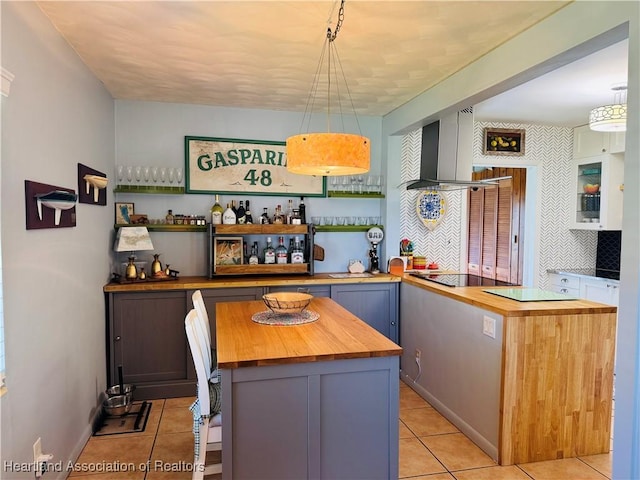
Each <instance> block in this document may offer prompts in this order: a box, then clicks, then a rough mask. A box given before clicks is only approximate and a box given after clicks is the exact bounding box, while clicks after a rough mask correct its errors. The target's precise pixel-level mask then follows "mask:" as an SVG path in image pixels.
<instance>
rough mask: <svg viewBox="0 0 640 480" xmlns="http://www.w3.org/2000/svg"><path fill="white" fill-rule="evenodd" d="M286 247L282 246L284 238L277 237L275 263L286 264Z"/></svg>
mask: <svg viewBox="0 0 640 480" xmlns="http://www.w3.org/2000/svg"><path fill="white" fill-rule="evenodd" d="M287 253H288V252H287V247H285V246H284V237H282V236H281V237H278V247H277V248H276V263H287Z"/></svg>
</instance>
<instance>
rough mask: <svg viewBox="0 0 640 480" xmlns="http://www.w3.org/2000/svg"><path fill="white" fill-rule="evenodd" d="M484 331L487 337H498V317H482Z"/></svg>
mask: <svg viewBox="0 0 640 480" xmlns="http://www.w3.org/2000/svg"><path fill="white" fill-rule="evenodd" d="M482 333H484V334H485V335H486V336H487V337H491V338H496V319H495V318H491V317H488V316H486V315H485V316H484V317H483V318H482Z"/></svg>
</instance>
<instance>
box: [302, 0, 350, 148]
mask: <svg viewBox="0 0 640 480" xmlns="http://www.w3.org/2000/svg"><path fill="white" fill-rule="evenodd" d="M344 3H345V0H341V2H340V9H339V10H338V21H337V23H336V26H335V28H334V30H333V31H332V30H331V27H330V26H328V27H327V34H326V39H325V42H324V43H323V46H322V52H321V54H320V60H319V61H318V65H317V67H316V72H315V75H314V77H313V78H314V80H313V85H312V87H311V91H310V92H309V97H308V98H307V104H306V106H305V111H304V115H303V117H302V124H301V128H300V131H301V132H302V130H303V128H304V125H305V119H306V125H307V127H306V131H307V132H308V131H309V128H310V124H311V114H312V112H313V108H314V106H315V98H316V96H317V93H318V88H319V83H320V74H321V71H322V64H323V63H324V58H325V55H327V131H328V132H330V131H331V86H332V79H331V74H332V70H331V68H332V67H331V65H332V59H333V64H334V66H333V70H334V71H333V74H334V76H335V78H334V82H335V87H334V88H335V89H336V99H337V101H338V110H339V112H340V119H341V122H342V129H343V130H344V129H345V125H344V116H343V111H342V102H341V100H340V84H339V82H338V69H337V68H336V66H337V67H339V68H340V72H341V73H342V81H343V82H344V84H345V87H346V91H347V95H348V97H349V101H350V103H351V109H352V111H353V114H354V117H355V120H356V124H357V127H358V132H359V133H360V135H362V129H361V127H360V120H359V119H358V115H357V114H356V110H355V105H354V103H353V98H352V97H351V91H350V90H349V84H348V83H347V79H346V76H345V74H344V69H343V68H342V61H341V60H340V56H339V55H338V49H337V47H336V45H335V43H334V42H335V39H336V38H337V37H338V32H340V28H341V27H342V24H343V22H344ZM336 4H337V2H336V3H334V5H333V7H332V9H331V12H330V15H329V19H328V20H327V25H331V17H332V16H333V12H334V11H335V6H336Z"/></svg>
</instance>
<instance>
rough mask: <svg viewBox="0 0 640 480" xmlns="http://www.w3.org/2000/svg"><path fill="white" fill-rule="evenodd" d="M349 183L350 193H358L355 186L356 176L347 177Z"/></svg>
mask: <svg viewBox="0 0 640 480" xmlns="http://www.w3.org/2000/svg"><path fill="white" fill-rule="evenodd" d="M349 182H350V185H351V186H350V191H351V193H357V192H358V188H357V184H358V176H357V175H351V176H350V177H349Z"/></svg>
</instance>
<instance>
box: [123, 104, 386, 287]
mask: <svg viewBox="0 0 640 480" xmlns="http://www.w3.org/2000/svg"><path fill="white" fill-rule="evenodd" d="M301 120H302V114H300V113H293V112H283V111H270V110H252V109H240V108H224V107H210V106H202V105H179V104H168V103H153V102H133V101H125V100H117V101H116V160H115V163H116V164H123V165H140V166H145V165H157V166H164V167H184V163H185V158H184V137H185V136H203V137H218V138H239V139H250V140H264V141H285V140H286V138H287V137H288V136H290V135H294V134H297V133H299V128H300V122H301ZM359 121H360V126H361V128H362V134H363V135H365V136H368V137H369V138H370V139H371V140H372V141H371V171H370V173H371V174H379V173H380V171H381V167H380V165H381V146H380V141H379V139H380V136H381V129H382V119H381V117H359ZM289 198H292V197H286V196H285V197H280V196H262V197H260V196H249V195H222V196H221V201H222V202H225V203H226V202H229V201H231V200H232V199H235V200H236V203H238V201H239V200H247V199H248V200H250V202H251V212H252V214H253V216H254V218H256V217H257V216H258V215H259V214H260V213H261V212H262V208H263V207H268V208H269V212H270V213H273V209H274V207H275V206H276V205H277V204H281V205H282V206H283V208H284V207H285V206H286V204H287V201H288V199H289ZM293 200H295V202H294V204H295V203H296V202H297V201H298V200H299V199H298V198H293ZM117 201H124V202H133V203H134V204H135V211H136V213H146V214H148V215H149V218H163V217H164V216H165V214H166V213H167V210H168V209H172V210H173V213H185V214H194V215H207V218H209V216H208V212H209V209H210V208H211V205H213V201H214V197H213V195H202V194H193V195H180V196H176V195H135V194H126V195H125V194H118V197H117ZM305 205H306V210H307V218H308V219H309V218H310V217H311V216H380V215H381V213H380V209H381V201H380V200H378V199H368V200H364V199H356V200H351V199H340V198H313V197H306V198H305ZM151 235H152V240H153V245H154V248H155V251H156V252H161V254H162V255H161V257H160V259H161V260H162V262H163V264H164V263H165V262H168V263H170V264H171V268H175V269H176V270H178V271H180V275H181V276H185V275H206V273H207V243H206V242H207V236H206V234H204V233H174V232H171V233H168V232H152V234H151ZM276 240H277V239H275V238H274V239H273V241H274V242H275V241H276ZM262 242H264V239H262ZM315 242H316V243H317V244H319V245H322V246H323V247H324V248H325V260H324V261H323V262H318V261H317V262H316V263H315V270H316V272H336V271H346V268H347V265H348V261H349V259H351V258H359V259H361V260H362V261H363V262H365V261H366V262H365V265H368V263H367V262H368V256H367V251H368V248H369V244H368V242H367V240H366V235H365V233H364V232H359V233H318V234H317V235H316V237H315ZM260 247H261V248H262V247H264V245H262V244H261V245H260ZM139 258H140V259H142V260H151V259H152V257H151V254H147V255H146V257H145V256H144V255H139ZM118 260H121V261H124V260H126V259H125V258H123V256H121V257H120V258H119V259H118ZM116 263H117V262H116ZM114 268H117V265H114Z"/></svg>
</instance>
